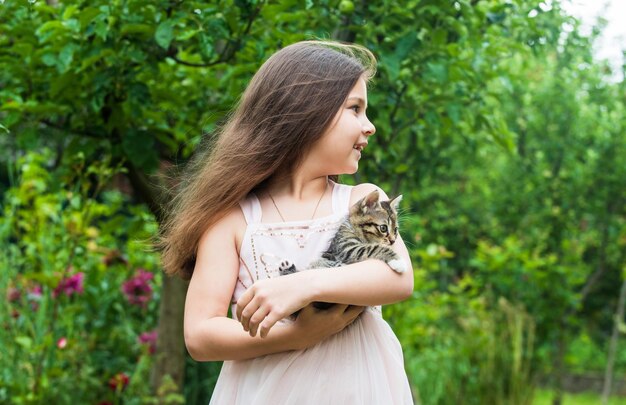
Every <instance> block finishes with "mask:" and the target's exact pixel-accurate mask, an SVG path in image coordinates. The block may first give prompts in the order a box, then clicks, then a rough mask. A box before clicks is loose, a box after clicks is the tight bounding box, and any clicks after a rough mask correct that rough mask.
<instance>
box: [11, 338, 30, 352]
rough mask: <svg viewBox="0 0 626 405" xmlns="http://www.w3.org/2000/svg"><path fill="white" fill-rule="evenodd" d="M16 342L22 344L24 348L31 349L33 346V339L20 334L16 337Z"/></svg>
mask: <svg viewBox="0 0 626 405" xmlns="http://www.w3.org/2000/svg"><path fill="white" fill-rule="evenodd" d="M15 343H17V344H18V345H20V346H22V347H23V348H24V349H27V350H28V349H30V348H31V347H32V346H33V340H32V339H31V338H29V337H28V336H18V337H16V338H15Z"/></svg>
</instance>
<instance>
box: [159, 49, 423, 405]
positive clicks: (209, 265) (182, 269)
mask: <svg viewBox="0 0 626 405" xmlns="http://www.w3.org/2000/svg"><path fill="white" fill-rule="evenodd" d="M374 66H375V60H374V57H373V55H372V54H371V52H369V51H368V50H366V49H365V48H362V47H359V46H355V45H341V44H338V43H331V42H318V41H305V42H300V43H296V44H293V45H290V46H288V47H286V48H284V49H282V50H280V51H279V52H277V53H276V54H274V55H273V56H272V57H270V58H269V59H268V60H267V62H265V64H264V65H263V66H262V67H261V68H260V70H259V71H258V72H257V74H256V75H255V76H254V78H253V79H252V81H251V82H250V84H249V86H248V88H247V90H246V91H245V93H244V95H243V97H242V99H241V101H240V104H239V105H238V107H237V109H236V111H235V112H234V114H233V115H232V117H230V120H229V121H228V123H227V124H226V125H225V126H224V127H223V128H222V130H221V133H220V136H219V138H218V140H217V142H216V144H215V145H213V147H212V148H211V152H210V154H209V155H208V156H207V157H206V158H205V159H204V160H198V161H197V165H198V167H197V168H196V170H195V171H193V173H194V175H193V177H192V178H191V180H190V181H188V182H187V183H185V185H184V187H183V188H182V191H181V193H180V194H179V195H178V197H177V198H176V200H175V201H174V205H173V207H174V208H173V211H172V215H171V216H170V218H169V220H168V222H167V223H166V226H165V228H164V233H163V245H164V251H163V263H164V266H165V269H166V271H168V272H169V273H171V274H179V275H181V276H184V277H190V278H191V281H190V284H189V289H188V292H187V299H186V304H185V320H184V322H185V342H186V345H187V349H188V351H189V353H190V354H191V356H192V357H193V358H194V359H195V360H197V361H215V360H225V362H224V366H223V368H222V371H221V374H220V376H219V379H218V382H217V385H216V387H215V391H214V394H213V397H212V400H211V404H229V405H230V404H246V405H247V404H272V405H275V404H346V405H347V404H411V403H413V402H412V398H411V392H410V389H409V384H408V380H407V377H406V374H405V371H404V366H403V358H402V349H401V347H400V344H399V342H398V340H397V338H396V336H395V335H394V333H393V331H392V330H391V328H390V327H389V325H388V324H387V323H386V322H385V321H384V320H383V318H382V316H381V313H380V308H379V306H380V305H382V304H390V303H393V302H397V301H401V300H403V299H406V298H407V297H409V296H410V295H411V292H412V290H413V274H412V271H406V272H404V273H401V274H399V273H397V272H395V271H392V270H391V269H390V268H389V266H388V265H387V264H385V263H384V262H382V261H379V260H366V261H363V262H360V263H356V264H352V265H347V266H343V267H339V268H331V269H313V270H308V271H301V272H297V273H295V274H290V275H285V276H279V270H278V269H279V266H280V264H281V262H284V261H286V260H288V261H290V262H291V263H294V264H295V265H296V267H297V268H299V269H305V268H306V267H307V266H308V264H309V263H311V262H313V261H314V260H316V259H317V258H319V256H320V254H321V253H322V252H323V251H324V250H325V249H326V248H327V247H328V244H329V242H330V240H331V238H332V237H333V235H334V233H335V231H336V229H337V228H338V225H339V223H340V222H341V221H342V219H343V218H344V217H345V216H346V215H347V213H348V208H349V207H350V206H351V205H352V204H354V203H355V202H356V201H358V200H359V199H361V198H362V197H364V196H365V195H367V194H369V193H370V192H371V191H373V190H376V189H378V188H377V187H376V186H374V185H372V184H360V185H357V186H354V187H349V186H346V185H341V184H338V183H337V175H339V174H352V173H355V172H356V170H357V169H358V165H359V160H360V159H361V155H362V154H365V155H367V148H366V146H367V144H368V141H369V138H370V137H371V136H372V135H373V134H374V132H375V128H374V125H372V123H371V122H370V121H369V120H368V118H367V116H366V109H367V89H366V84H367V81H368V79H369V78H370V77H371V76H372V75H373V73H374ZM379 193H380V194H381V199H387V196H386V195H385V193H384V192H382V190H379ZM393 248H394V250H395V251H396V252H397V253H398V254H399V255H400V257H402V258H403V259H404V260H405V261H406V263H407V264H410V259H409V255H408V252H407V250H406V247H405V245H404V243H403V242H402V240H401V239H400V238H398V239H397V242H396V243H395V244H394V245H393ZM408 267H409V269H410V266H408ZM314 301H323V302H332V303H337V304H336V305H334V306H332V307H331V308H330V309H329V310H323V311H322V310H317V309H315V308H314V307H313V306H312V303H313V302H314ZM229 304H232V308H231V310H232V311H231V314H232V315H231V316H232V317H231V318H229V317H227V314H228V309H229ZM298 310H300V312H299V315H298V317H297V318H296V319H295V321H293V320H291V319H292V318H290V317H289V315H291V314H293V313H294V312H296V311H298Z"/></svg>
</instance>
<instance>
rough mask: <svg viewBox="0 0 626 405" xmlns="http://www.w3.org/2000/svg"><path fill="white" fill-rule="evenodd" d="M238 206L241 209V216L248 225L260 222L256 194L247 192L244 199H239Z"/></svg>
mask: <svg viewBox="0 0 626 405" xmlns="http://www.w3.org/2000/svg"><path fill="white" fill-rule="evenodd" d="M239 206H240V207H241V211H243V216H244V217H245V218H246V223H247V224H248V225H250V224H255V223H257V222H261V215H262V213H261V203H260V202H259V199H258V198H257V196H256V194H254V193H250V194H248V196H247V197H246V198H245V199H243V200H242V201H239Z"/></svg>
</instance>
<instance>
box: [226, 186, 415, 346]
mask: <svg viewBox="0 0 626 405" xmlns="http://www.w3.org/2000/svg"><path fill="white" fill-rule="evenodd" d="M374 189H378V187H376V186H374V185H373V184H361V185H359V186H356V187H354V189H353V191H352V196H351V204H352V203H354V202H356V201H358V200H359V199H361V198H362V197H364V196H365V195H367V194H369V193H370V192H371V191H373V190H374ZM378 190H379V193H380V195H381V199H383V200H384V199H388V198H387V195H386V194H385V193H384V192H383V191H382V190H380V189H378ZM393 249H394V251H395V252H396V253H398V255H399V256H400V258H402V259H403V260H405V261H406V263H407V265H408V270H407V271H405V272H404V273H401V274H398V273H396V272H395V271H393V270H392V269H391V268H390V267H389V266H388V265H387V264H386V263H385V262H383V261H380V260H366V261H363V262H360V263H355V264H350V265H347V266H342V267H334V268H330V269H316V270H315V271H303V272H298V273H294V274H290V275H288V276H283V277H279V278H277V279H272V280H262V281H261V282H258V283H255V284H254V285H253V286H252V287H250V288H249V289H248V290H247V291H246V292H245V293H244V294H243V295H242V296H241V297H240V298H239V300H238V301H237V317H238V319H240V320H241V323H242V325H243V327H244V329H245V330H246V331H249V333H250V335H251V336H256V334H257V331H259V332H260V335H261V337H264V336H267V333H268V332H269V330H270V329H271V328H272V326H273V325H274V324H275V323H276V322H277V321H278V320H280V319H282V318H284V317H285V316H286V315H289V314H290V313H293V312H294V311H296V310H298V309H299V308H301V307H302V306H304V305H308V304H310V303H311V302H313V301H323V302H334V303H341V304H353V305H365V306H375V305H384V304H391V303H394V302H398V301H402V300H404V299H406V298H408V297H410V296H411V294H412V292H413V269H412V266H411V260H410V258H409V253H408V251H407V249H406V246H405V245H404V242H403V241H402V239H401V238H400V237H398V238H397V239H396V242H395V243H394V244H393Z"/></svg>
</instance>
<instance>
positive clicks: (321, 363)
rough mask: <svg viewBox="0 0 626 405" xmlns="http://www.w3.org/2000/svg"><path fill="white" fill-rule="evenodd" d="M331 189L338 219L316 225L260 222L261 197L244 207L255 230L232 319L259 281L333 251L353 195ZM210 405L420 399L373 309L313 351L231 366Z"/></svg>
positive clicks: (244, 252) (380, 404) (249, 231)
mask: <svg viewBox="0 0 626 405" xmlns="http://www.w3.org/2000/svg"><path fill="white" fill-rule="evenodd" d="M332 185H333V191H332V206H333V214H332V215H330V216H327V217H323V218H316V219H314V220H310V221H293V222H281V223H261V222H259V221H260V220H261V205H260V203H259V200H258V199H257V197H256V196H255V195H254V194H250V195H249V196H248V197H247V198H246V199H245V200H244V201H242V202H241V203H240V205H241V209H242V211H243V213H244V216H245V218H246V221H247V223H248V226H247V228H246V232H245V235H244V238H243V242H242V246H241V253H240V268H239V277H238V279H237V285H236V288H235V291H234V293H233V299H232V303H233V310H232V311H231V312H232V313H234V312H235V311H234V303H236V302H237V299H238V298H239V297H240V296H241V294H243V292H244V291H245V290H246V289H247V288H248V287H249V286H250V285H251V284H253V283H254V281H255V280H261V279H265V278H272V277H278V276H279V274H278V265H279V264H280V262H281V261H283V260H289V261H291V262H292V263H294V264H295V265H296V268H299V269H304V268H306V267H307V266H308V265H309V263H311V262H313V261H314V260H315V259H317V258H318V257H319V256H320V255H321V253H322V252H323V251H324V250H326V248H327V247H328V244H329V243H330V240H331V239H332V237H333V236H334V234H335V231H336V230H337V228H338V226H339V223H340V222H341V221H342V220H343V219H344V218H345V216H346V215H347V213H348V208H349V202H350V192H351V189H352V187H350V186H346V185H340V184H336V183H332ZM390 271H391V270H390ZM281 322H288V320H283V321H281ZM210 403H211V404H218V405H222V404H224V405H260V404H267V405H282V404H297V405H302V404H315V405H320V404H341V405H357V404H364V405H365V404H368V405H370V404H371V405H388V404H389V405H391V404H394V405H395V404H413V400H412V397H411V390H410V387H409V382H408V379H407V376H406V372H405V370H404V363H403V358H402V348H401V347H400V343H399V342H398V339H397V338H396V336H395V334H394V333H393V331H392V330H391V328H390V327H389V325H388V324H387V322H386V321H385V320H384V319H383V318H382V315H381V312H380V308H379V307H374V308H372V307H368V308H367V309H366V310H365V311H364V312H363V313H362V314H361V316H359V318H357V319H356V320H355V321H354V322H353V323H352V324H350V325H349V326H348V327H346V328H345V329H344V330H342V331H341V332H339V333H337V334H335V335H333V336H331V337H329V338H327V339H326V340H324V341H322V342H320V343H318V344H317V345H315V346H312V347H310V348H308V349H305V350H299V351H290V352H283V353H277V354H269V355H265V356H261V357H257V358H254V359H250V360H238V361H225V362H224V365H223V367H222V370H221V372H220V375H219V378H218V381H217V384H216V386H215V390H214V392H213V396H212V398H211V402H210Z"/></svg>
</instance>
